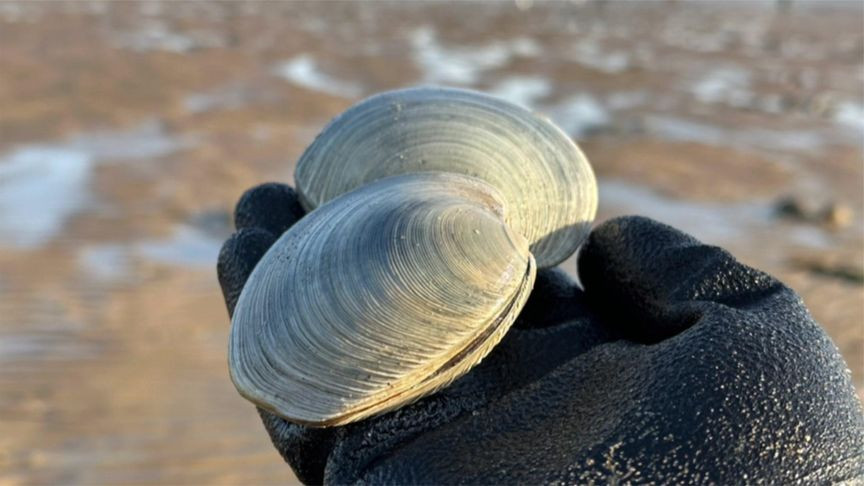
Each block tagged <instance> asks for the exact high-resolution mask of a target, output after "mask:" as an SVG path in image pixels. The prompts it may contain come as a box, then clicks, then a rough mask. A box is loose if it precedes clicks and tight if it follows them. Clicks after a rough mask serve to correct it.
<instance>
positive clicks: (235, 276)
mask: <svg viewBox="0 0 864 486" xmlns="http://www.w3.org/2000/svg"><path fill="white" fill-rule="evenodd" d="M275 241H276V236H274V235H273V233H271V232H269V231H267V230H263V229H259V228H243V229H241V230H239V231H237V232H236V233H234V234H233V235H231V237H230V238H228V239H227V240H225V243H223V244H222V250H221V251H219V261H218V263H217V264H216V273H217V275H218V276H219V286H220V287H222V296H223V297H224V298H225V305H226V306H227V307H228V315H229V316H233V315H234V306H235V305H237V299H239V298H240V292H241V291H242V290H243V286H244V285H245V284H246V279H247V278H249V275H250V274H251V273H252V270H253V269H254V268H255V265H256V264H257V263H258V260H260V259H261V257H262V256H264V254H265V253H267V250H268V249H269V248H270V245H272V244H273V243H274V242H275Z"/></svg>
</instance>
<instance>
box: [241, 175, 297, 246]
mask: <svg viewBox="0 0 864 486" xmlns="http://www.w3.org/2000/svg"><path fill="white" fill-rule="evenodd" d="M305 214H306V212H305V211H304V210H303V207H302V206H300V201H299V200H298V198H297V193H296V192H295V191H294V189H292V188H291V187H290V186H288V185H285V184H279V183H277V182H267V183H265V184H260V185H258V186H255V187H253V188H251V189H249V190H248V191H246V192H245V193H243V195H242V196H240V200H239V201H237V206H236V207H235V208H234V226H235V227H236V228H237V229H238V230H239V229H243V228H260V229H264V230H267V231H269V232H271V233H273V234H274V235H276V236H280V235H281V234H282V233H284V232H285V230H287V229H288V228H290V227H291V225H293V224H294V223H296V222H297V220H299V219H300V218H302V217H303V216H304V215H305Z"/></svg>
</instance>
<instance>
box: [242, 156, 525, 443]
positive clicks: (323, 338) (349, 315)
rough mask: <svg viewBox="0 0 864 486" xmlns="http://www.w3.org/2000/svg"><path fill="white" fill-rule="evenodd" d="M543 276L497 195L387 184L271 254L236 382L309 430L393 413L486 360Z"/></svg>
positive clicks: (249, 298)
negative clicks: (536, 280) (536, 278)
mask: <svg viewBox="0 0 864 486" xmlns="http://www.w3.org/2000/svg"><path fill="white" fill-rule="evenodd" d="M534 275H535V263H534V259H533V257H532V255H531V253H530V252H529V251H528V243H527V241H526V240H525V239H524V238H523V237H522V236H520V235H519V234H518V233H516V232H514V231H512V230H510V228H509V227H508V226H507V225H506V224H505V223H504V208H503V204H502V200H501V196H500V194H498V193H497V191H496V190H495V189H494V188H492V187H491V186H489V185H487V184H486V183H484V182H482V181H480V180H478V179H474V178H470V177H465V176H460V175H455V174H444V173H418V174H409V175H404V176H396V177H390V178H386V179H382V180H380V181H377V182H375V183H372V184H368V185H366V186H363V187H361V188H359V189H357V190H355V191H352V192H349V193H347V194H344V195H342V196H340V197H338V198H336V199H334V200H332V201H330V202H329V203H327V204H325V205H323V206H321V207H320V208H318V209H317V210H315V211H313V212H312V213H310V214H309V215H307V216H306V217H305V218H303V219H302V220H300V222H298V223H297V224H296V225H295V226H294V227H292V228H291V229H290V230H289V231H287V232H286V233H285V234H284V235H282V237H281V238H280V239H279V240H278V241H277V242H276V243H275V244H274V245H273V247H272V248H271V249H270V250H269V251H268V252H267V253H266V254H265V255H264V257H263V258H262V260H261V261H260V262H259V263H258V265H257V266H256V267H255V270H254V271H253V272H252V275H251V276H250V277H249V280H248V281H247V284H246V286H245V288H244V289H243V292H242V294H241V296H240V299H239V302H238V304H237V307H236V309H235V312H234V318H233V321H232V328H231V336H230V344H229V364H230V370H231V378H232V380H233V381H234V384H235V385H236V387H237V389H238V390H239V392H240V393H241V394H242V395H243V396H244V397H246V398H248V399H249V400H251V401H253V402H254V403H256V404H258V405H259V406H261V407H263V408H265V409H268V410H270V411H272V412H274V413H276V414H277V415H280V416H282V417H284V418H285V419H288V420H290V421H293V422H297V423H302V424H307V425H312V426H328V425H339V424H344V423H348V422H352V421H355V420H359V419H361V418H364V417H368V416H371V415H374V414H378V413H381V412H384V411H386V410H390V409H393V408H396V407H398V406H401V405H404V404H406V403H409V402H412V401H414V400H416V399H418V398H420V397H422V396H424V395H426V394H428V393H431V392H434V391H435V390H437V389H439V388H440V387H442V386H445V385H447V384H448V383H450V382H451V381H452V380H454V379H455V378H457V377H458V376H460V375H462V374H464V373H465V372H467V371H468V369H469V368H471V367H472V366H473V365H475V364H476V363H478V362H479V361H480V360H481V359H482V358H483V357H484V356H485V355H486V354H487V353H488V352H489V351H490V350H491V349H492V347H494V346H495V344H497V343H498V341H500V339H501V338H502V337H503V335H504V334H505V333H506V331H507V329H508V328H509V327H510V325H511V324H512V322H513V321H514V320H515V318H516V316H517V314H518V313H519V311H520V310H521V308H522V306H523V305H524V303H525V301H526V299H527V298H528V294H529V293H530V290H531V287H532V285H533V282H534Z"/></svg>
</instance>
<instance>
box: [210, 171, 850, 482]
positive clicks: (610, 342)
mask: <svg viewBox="0 0 864 486" xmlns="http://www.w3.org/2000/svg"><path fill="white" fill-rule="evenodd" d="M302 215H303V211H302V209H301V208H300V206H299V204H298V203H297V200H296V195H295V193H294V191H293V190H292V189H291V188H289V187H287V186H285V185H280V184H265V185H262V186H258V187H256V188H254V189H252V190H250V191H248V192H247V193H246V194H244V196H243V197H242V198H241V199H240V202H239V203H238V205H237V210H236V226H237V233H235V234H234V235H233V236H232V237H231V238H230V239H228V241H226V243H225V245H224V246H223V248H222V253H221V254H220V256H219V265H218V273H219V281H220V283H221V285H222V290H223V292H224V295H225V301H226V304H227V305H228V311H229V313H231V312H232V311H233V309H234V305H235V304H236V302H237V298H238V296H239V295H240V291H241V289H242V287H243V284H244V282H245V280H246V278H247V277H248V275H249V273H250V272H251V271H252V269H253V267H254V266H255V264H256V262H257V261H258V260H259V259H260V258H261V256H262V255H263V254H264V253H265V252H266V250H267V248H269V246H270V245H271V244H272V243H273V242H274V241H276V239H277V238H278V236H279V235H280V234H281V233H282V232H283V231H285V230H286V229H287V228H288V227H290V226H291V224H293V223H294V222H295V221H296V220H297V219H299V218H300V217H302ZM579 269H580V278H581V280H582V282H583V285H584V288H585V290H584V291H582V290H579V288H578V287H577V286H576V285H575V284H574V283H573V282H572V281H571V280H570V279H569V278H568V277H567V276H566V275H565V274H564V273H563V272H561V271H560V270H556V269H553V270H546V271H541V272H540V273H539V274H538V276H537V282H536V284H535V287H534V290H533V292H532V294H531V298H530V299H529V301H528V303H527V305H526V307H525V309H524V310H523V311H522V314H521V315H520V317H519V318H518V319H517V321H516V323H515V324H514V327H513V328H512V329H511V330H510V331H509V332H508V334H507V336H506V337H505V338H504V340H503V341H502V342H501V344H499V345H498V346H497V347H496V348H495V349H494V350H493V351H492V353H491V354H490V355H489V356H488V357H487V358H486V359H485V360H484V361H483V362H482V363H481V364H479V365H478V366H477V367H475V368H474V369H472V370H471V372H469V373H468V374H467V375H465V376H463V377H462V378H460V379H459V380H457V381H456V382H454V383H453V384H452V385H451V386H449V387H447V388H446V389H444V390H442V391H440V392H438V393H436V394H434V395H432V396H429V397H426V398H424V399H421V400H420V401H418V402H416V403H414V404H412V405H409V406H406V407H403V408H401V409H399V410H396V411H393V412H390V413H387V414H384V415H381V416H378V417H374V418H371V419H367V420H363V421H360V422H358V423H354V424H349V425H346V426H342V427H336V428H329V429H312V428H307V427H303V426H299V425H294V424H291V423H288V422H286V421H284V420H282V419H280V418H279V417H276V416H274V415H272V414H270V413H268V412H266V411H263V410H259V413H260V414H261V417H262V419H263V421H264V426H265V427H266V429H267V432H268V433H269V434H270V437H271V439H272V440H273V444H274V445H275V446H276V448H277V449H278V450H279V452H280V453H281V454H282V457H283V458H284V459H285V460H286V461H287V462H288V463H289V464H290V465H291V466H292V467H293V468H294V471H295V472H296V474H297V477H298V478H299V479H300V480H301V481H303V482H305V483H321V482H327V483H354V482H369V483H396V484H407V483H436V484H450V483H494V484H502V483H506V484H512V483H534V484H536V483H540V482H542V483H547V482H565V483H586V482H593V481H596V482H603V483H606V482H612V481H626V482H634V483H643V482H660V483H707V482H712V483H721V484H731V483H757V482H768V483H790V482H796V481H797V482H805V483H823V482H832V481H838V480H843V479H850V478H855V477H860V476H864V413H862V408H861V405H860V403H859V401H858V399H857V397H856V396H855V391H854V389H853V387H852V384H851V380H850V377H849V372H848V370H847V368H846V366H845V364H844V363H843V360H842V358H841V357H840V355H839V353H838V351H837V348H836V347H835V346H834V344H833V343H832V342H831V341H830V339H829V338H828V337H827V336H826V335H825V333H824V331H823V330H822V329H821V328H820V327H819V325H818V324H816V323H815V322H814V321H813V320H812V318H811V317H810V316H809V314H808V313H807V310H806V309H805V307H804V305H803V303H802V302H801V299H800V298H799V297H798V296H797V295H796V294H795V293H794V292H792V291H791V290H790V289H789V288H787V287H785V286H784V285H782V284H781V283H780V282H778V281H776V280H775V279H773V278H772V277H770V276H768V275H766V274H764V273H761V272H759V271H756V270H754V269H752V268H749V267H746V266H744V265H742V264H740V263H738V262H736V261H735V259H734V258H732V256H731V255H730V254H729V253H727V252H726V251H724V250H722V249H720V248H717V247H712V246H707V245H703V244H701V243H700V242H698V241H697V240H695V239H693V238H691V237H689V236H687V235H685V234H683V233H680V232H678V231H677V230H675V229H673V228H670V227H668V226H665V225H662V224H659V223H656V222H654V221H652V220H649V219H646V218H641V217H625V218H619V219H615V220H612V221H609V222H607V223H605V224H603V225H601V226H600V227H598V228H597V229H595V230H594V232H593V233H592V234H591V236H590V238H589V240H588V242H587V243H586V244H585V245H584V247H583V248H582V250H581V253H580V257H579Z"/></svg>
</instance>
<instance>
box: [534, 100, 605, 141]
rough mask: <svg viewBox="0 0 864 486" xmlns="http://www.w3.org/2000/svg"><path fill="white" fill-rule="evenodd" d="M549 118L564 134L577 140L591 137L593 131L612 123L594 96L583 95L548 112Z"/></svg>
mask: <svg viewBox="0 0 864 486" xmlns="http://www.w3.org/2000/svg"><path fill="white" fill-rule="evenodd" d="M548 113H549V117H550V118H552V120H553V121H554V122H555V123H556V124H557V125H558V126H559V127H561V129H562V130H564V132H566V133H567V134H569V135H570V136H572V137H575V138H581V137H584V136H586V135H589V134H590V133H591V132H592V131H594V130H597V129H600V128H603V127H606V126H608V125H609V124H610V123H611V121H612V120H611V115H610V114H609V111H608V110H607V109H606V108H605V107H604V106H603V105H602V104H601V103H600V102H599V101H597V99H596V98H594V97H593V96H591V95H589V94H587V93H582V94H578V95H576V96H573V97H571V98H568V99H566V100H565V101H564V102H562V103H559V104H558V105H556V106H553V107H551V108H550V109H549V110H548Z"/></svg>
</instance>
